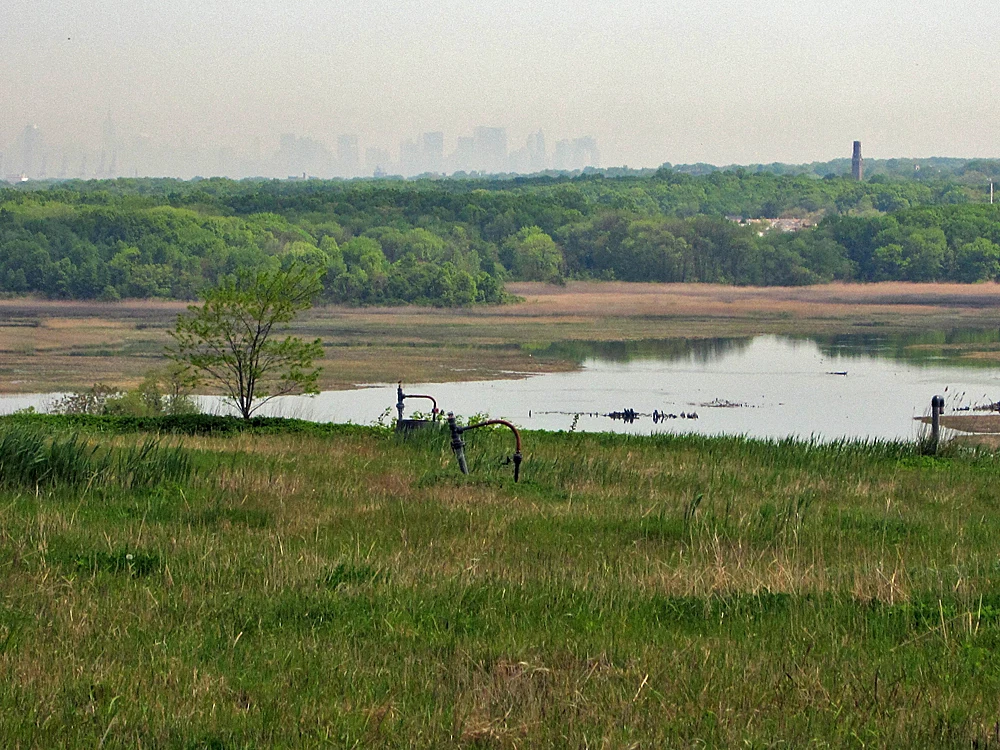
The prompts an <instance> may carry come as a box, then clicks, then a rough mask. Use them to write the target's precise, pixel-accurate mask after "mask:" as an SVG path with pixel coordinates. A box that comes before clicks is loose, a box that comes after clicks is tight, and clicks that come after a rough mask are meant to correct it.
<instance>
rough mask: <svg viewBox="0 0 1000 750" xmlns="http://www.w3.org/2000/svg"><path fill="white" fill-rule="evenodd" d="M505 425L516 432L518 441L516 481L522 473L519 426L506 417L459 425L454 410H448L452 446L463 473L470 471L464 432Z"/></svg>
mask: <svg viewBox="0 0 1000 750" xmlns="http://www.w3.org/2000/svg"><path fill="white" fill-rule="evenodd" d="M496 424H499V425H503V426H504V427H507V428H508V429H510V431H511V432H513V433H514V441H515V443H516V448H515V449H514V457H513V458H514V481H515V482H516V481H518V479H519V478H520V475H521V460H522V458H521V433H520V431H518V429H517V427H515V426H514V425H513V424H511V423H510V422H508V421H507V420H506V419H487V420H486V421H485V422H477V423H476V424H470V425H466V426H465V427H459V426H458V423H457V422H456V420H455V414H454V413H453V412H448V427H449V428H450V429H451V447H452V450H454V451H455V457H456V458H457V459H458V467H459V468H460V469H461V470H462V473H463V474H468V473H469V467H468V465H467V463H466V461H465V441H464V440H462V433H463V432H467V431H468V430H475V429H478V428H480V427H487V426H489V425H496Z"/></svg>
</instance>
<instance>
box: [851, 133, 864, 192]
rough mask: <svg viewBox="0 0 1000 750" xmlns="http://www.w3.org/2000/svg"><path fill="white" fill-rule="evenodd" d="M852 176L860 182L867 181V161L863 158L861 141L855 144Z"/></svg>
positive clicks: (852, 158)
mask: <svg viewBox="0 0 1000 750" xmlns="http://www.w3.org/2000/svg"><path fill="white" fill-rule="evenodd" d="M851 176H852V177H853V178H854V179H855V180H857V181H858V182H861V181H862V180H863V179H865V160H864V159H862V158H861V141H855V142H854V155H853V156H852V157H851Z"/></svg>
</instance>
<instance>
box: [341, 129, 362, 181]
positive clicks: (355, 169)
mask: <svg viewBox="0 0 1000 750" xmlns="http://www.w3.org/2000/svg"><path fill="white" fill-rule="evenodd" d="M337 171H338V172H339V173H340V176H341V177H357V176H358V175H359V174H360V172H361V148H360V147H359V146H358V137H357V136H356V135H342V136H340V137H339V138H337Z"/></svg>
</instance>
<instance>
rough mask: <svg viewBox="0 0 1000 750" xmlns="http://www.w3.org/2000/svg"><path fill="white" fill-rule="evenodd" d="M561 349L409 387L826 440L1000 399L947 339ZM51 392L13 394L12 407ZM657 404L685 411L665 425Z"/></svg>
mask: <svg viewBox="0 0 1000 750" xmlns="http://www.w3.org/2000/svg"><path fill="white" fill-rule="evenodd" d="M989 335H991V336H994V337H995V336H997V332H992V333H991V334H989ZM918 343H919V342H918ZM937 343H942V342H937ZM552 350H553V351H557V352H558V353H561V354H563V355H564V356H570V357H576V358H577V359H578V360H579V361H581V363H582V369H581V370H579V371H577V372H570V373H555V374H549V375H537V376H533V377H529V378H527V379H523V380H494V381H479V382H472V383H446V384H442V383H434V384H421V383H414V384H406V391H407V392H408V393H429V394H430V395H433V396H434V397H435V398H437V400H438V403H439V404H440V405H441V406H442V407H443V408H444V409H445V410H452V411H455V412H456V413H459V414H465V415H470V414H476V413H482V412H486V413H488V414H490V415H491V416H494V417H505V418H507V419H510V420H512V421H513V422H515V423H516V424H518V425H521V426H523V427H526V428H530V429H547V430H568V429H570V428H571V427H572V426H573V425H574V422H575V423H576V429H577V430H581V431H615V432H629V433H636V434H649V433H658V432H699V433H706V434H746V435H752V436H756V437H785V436H789V435H794V436H800V437H809V436H816V437H819V438H824V439H833V438H837V437H844V436H846V437H858V438H904V439H909V438H913V437H915V436H916V435H917V432H918V428H917V426H916V424H915V423H914V421H913V418H914V417H916V416H921V415H923V414H924V413H925V412H926V411H927V409H928V407H929V404H930V400H931V397H932V396H934V395H935V394H942V395H944V396H945V398H946V404H947V407H948V410H949V411H950V410H952V409H954V408H956V407H962V406H969V405H975V404H981V403H987V402H994V401H997V400H1000V374H998V373H997V372H995V371H994V370H992V369H989V368H985V367H978V368H977V367H968V366H960V365H958V364H957V363H956V362H955V361H952V360H949V359H948V358H947V357H946V355H945V354H942V353H941V352H943V351H946V348H940V347H935V346H928V345H921V346H917V347H916V348H915V347H913V345H912V342H911V343H910V344H907V343H906V341H905V340H903V341H901V340H900V337H898V336H897V337H879V336H840V337H835V338H790V337H781V336H757V337H753V338H741V339H709V340H701V341H686V340H668V341H656V342H629V343H625V342H617V343H605V344H580V343H566V344H557V345H553V347H552ZM844 373H846V374H844ZM50 401H51V396H44V395H35V396H13V397H4V398H3V399H0V413H5V412H10V411H13V410H15V409H18V408H24V407H25V406H29V405H34V406H35V407H36V408H44V407H45V406H46V404H47V403H49V402H50ZM395 401H396V396H395V385H394V384H393V385H381V386H371V387H365V388H359V389H357V390H352V391H328V392H325V393H321V394H319V395H317V396H315V397H311V398H308V397H290V398H284V399H280V400H277V401H276V402H274V403H273V404H270V405H268V407H267V412H266V413H268V414H272V415H278V416H289V417H300V418H305V419H313V420H319V421H334V422H354V423H360V424H369V423H371V422H373V421H375V420H377V419H378V418H379V415H381V414H382V413H383V412H384V411H385V410H386V409H387V408H390V407H393V406H394V404H395ZM202 402H203V405H204V407H205V408H206V410H207V411H220V412H221V411H223V410H224V407H222V405H221V404H220V403H219V401H218V400H217V399H212V398H207V397H206V398H203V399H202ZM413 409H422V410H429V402H420V401H413V402H407V414H409V413H410V412H411V411H412V410H413ZM625 409H632V410H635V411H636V412H638V413H639V418H638V419H637V421H636V422H634V423H632V424H626V423H624V422H622V421H618V420H612V419H610V418H608V417H607V416H604V415H606V414H608V413H611V412H616V411H623V410H625ZM654 410H655V411H656V412H657V413H666V414H668V415H671V414H672V415H677V418H668V419H666V420H665V421H662V422H660V423H658V424H654V422H653V420H652V418H651V416H650V415H652V414H653V412H654ZM392 413H393V415H394V414H395V410H394V409H393V412H392ZM682 414H683V415H687V416H688V417H690V415H692V414H696V415H697V418H696V419H691V418H681V416H680V415H682ZM577 415H579V416H577Z"/></svg>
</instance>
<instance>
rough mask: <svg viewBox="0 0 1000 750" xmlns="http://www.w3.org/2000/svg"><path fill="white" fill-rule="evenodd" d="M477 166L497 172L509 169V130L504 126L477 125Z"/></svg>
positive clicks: (479, 168)
mask: <svg viewBox="0 0 1000 750" xmlns="http://www.w3.org/2000/svg"><path fill="white" fill-rule="evenodd" d="M474 138H475V143H476V146H475V165H474V166H475V168H476V169H478V170H479V171H480V172H487V173H491V174H496V173H497V172H506V171H507V131H506V130H505V129H504V128H484V127H481V126H480V127H477V128H476V131H475V135H474Z"/></svg>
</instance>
